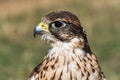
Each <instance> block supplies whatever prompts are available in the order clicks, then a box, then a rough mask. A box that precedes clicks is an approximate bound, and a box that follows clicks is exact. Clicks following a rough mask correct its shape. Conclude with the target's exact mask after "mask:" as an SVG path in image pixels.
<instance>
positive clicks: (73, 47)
mask: <svg viewBox="0 0 120 80" xmlns="http://www.w3.org/2000/svg"><path fill="white" fill-rule="evenodd" d="M38 34H39V35H40V36H41V39H43V40H47V41H50V43H51V47H50V49H49V50H48V53H47V54H46V56H45V57H44V59H43V61H42V63H40V64H39V65H38V66H36V67H35V68H34V69H33V71H32V72H31V74H30V76H29V80H106V79H105V76H104V74H103V72H102V71H101V68H100V66H99V64H98V61H97V58H96V56H95V55H94V54H93V53H92V51H91V49H90V46H89V44H88V40H87V37H86V33H85V30H84V29H83V27H82V26H81V24H80V21H79V19H78V18H77V17H76V16H75V15H74V14H72V13H71V12H68V11H59V12H51V13H49V14H47V15H46V16H45V17H43V18H42V19H41V22H40V23H39V24H38V25H37V26H36V27H35V28H34V37H36V35H38Z"/></svg>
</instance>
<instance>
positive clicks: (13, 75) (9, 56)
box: [0, 0, 120, 80]
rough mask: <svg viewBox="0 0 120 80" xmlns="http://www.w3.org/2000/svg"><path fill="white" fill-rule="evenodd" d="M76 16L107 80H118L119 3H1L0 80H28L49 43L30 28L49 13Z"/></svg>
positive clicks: (40, 0)
mask: <svg viewBox="0 0 120 80" xmlns="http://www.w3.org/2000/svg"><path fill="white" fill-rule="evenodd" d="M59 10H67V11H71V12H72V13H74V14H76V15H77V16H78V17H79V19H80V20H81V24H82V26H83V27H84V28H85V30H86V32H87V35H88V40H89V44H90V46H91V49H92V51H93V52H94V53H95V54H96V55H97V57H98V59H99V63H100V65H101V67H102V70H103V71H104V73H105V75H106V77H107V78H108V80H120V53H119V52H120V0H99V1H98V0H86V1H85V0H73V1H72V0H0V80H27V79H28V76H29V74H30V72H31V71H32V69H33V68H34V67H35V66H36V65H37V64H39V63H40V62H41V60H42V59H43V57H44V56H45V53H46V52H47V49H48V48H49V44H48V43H46V42H44V41H41V40H40V39H39V38H36V39H35V38H33V28H34V26H36V25H37V24H38V23H39V22H40V18H41V17H43V16H44V15H45V14H47V13H49V12H51V11H59Z"/></svg>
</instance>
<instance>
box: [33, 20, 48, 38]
mask: <svg viewBox="0 0 120 80" xmlns="http://www.w3.org/2000/svg"><path fill="white" fill-rule="evenodd" d="M45 32H49V30H48V25H47V24H45V23H43V22H41V23H40V24H38V25H37V26H36V27H35V28H34V31H33V36H34V37H36V35H38V34H40V35H42V34H44V33H45Z"/></svg>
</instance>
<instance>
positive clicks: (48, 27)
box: [34, 11, 86, 42]
mask: <svg viewBox="0 0 120 80" xmlns="http://www.w3.org/2000/svg"><path fill="white" fill-rule="evenodd" d="M38 34H40V36H41V38H42V39H43V40H49V41H51V42H56V41H61V42H69V41H71V40H72V39H74V38H82V39H83V40H86V35H85V32H84V30H83V28H82V27H81V24H80V21H79V19H78V18H77V17H76V16H75V15H74V14H72V13H71V12H67V11H59V12H51V13H49V14H47V15H46V16H45V17H43V18H41V22H40V23H39V24H38V25H37V26H36V27H35V28H34V37H36V35H38Z"/></svg>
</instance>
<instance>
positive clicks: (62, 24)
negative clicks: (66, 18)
mask: <svg viewBox="0 0 120 80" xmlns="http://www.w3.org/2000/svg"><path fill="white" fill-rule="evenodd" d="M65 25H66V24H65V23H64V22H61V21H55V22H53V23H52V26H53V27H54V28H60V27H64V26H65Z"/></svg>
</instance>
